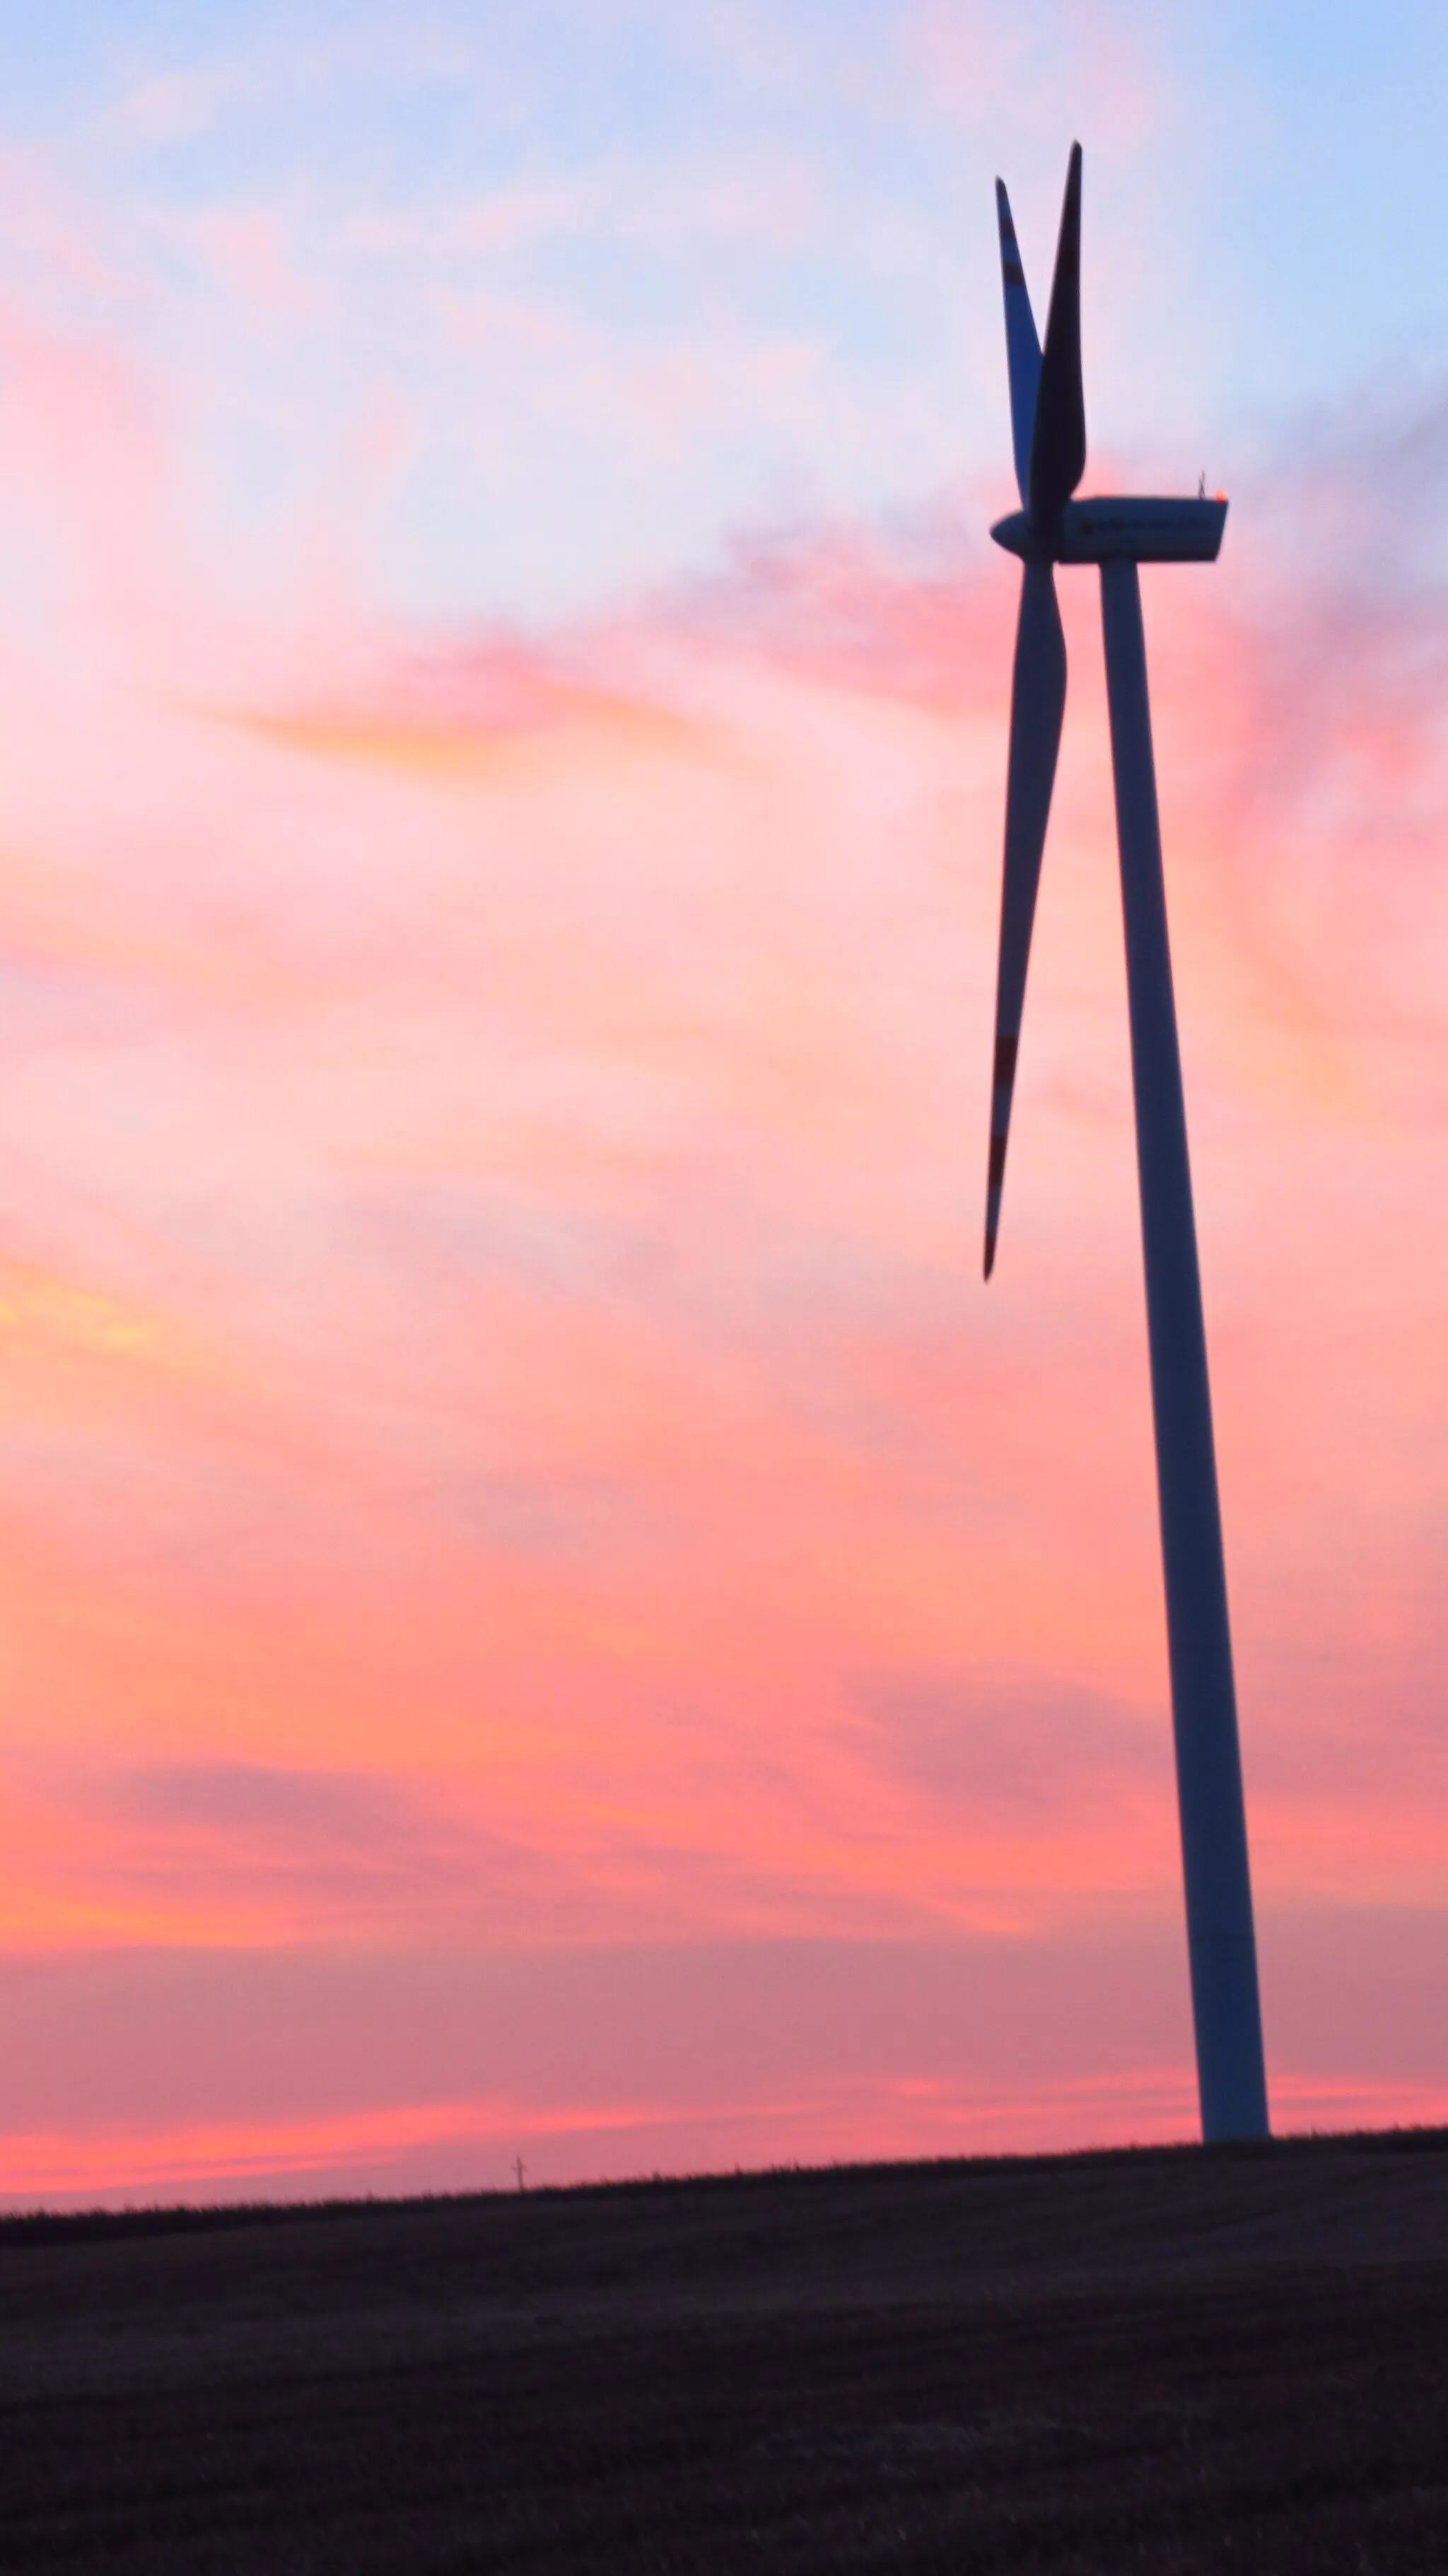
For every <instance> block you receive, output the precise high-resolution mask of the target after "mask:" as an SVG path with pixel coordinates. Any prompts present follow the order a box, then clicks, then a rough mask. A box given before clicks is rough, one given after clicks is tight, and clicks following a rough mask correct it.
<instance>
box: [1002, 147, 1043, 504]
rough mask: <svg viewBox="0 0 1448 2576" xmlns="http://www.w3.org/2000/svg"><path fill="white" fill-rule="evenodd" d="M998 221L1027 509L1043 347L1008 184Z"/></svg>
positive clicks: (1015, 430)
mask: <svg viewBox="0 0 1448 2576" xmlns="http://www.w3.org/2000/svg"><path fill="white" fill-rule="evenodd" d="M996 221H997V223H998V224H999V226H1000V236H1001V287H1002V290H1003V292H1004V295H1005V306H1006V367H1007V371H1008V373H1009V376H1010V386H1011V445H1012V447H1013V449H1014V451H1015V459H1016V482H1017V484H1018V485H1019V487H1020V495H1021V504H1022V507H1023V508H1024V507H1025V506H1026V505H1027V504H1028V503H1029V501H1030V497H1031V437H1032V433H1033V432H1034V429H1035V426H1036V387H1037V385H1038V383H1039V382H1040V376H1041V344H1040V341H1039V340H1038V339H1037V338H1036V323H1035V316H1034V315H1033V313H1032V311H1031V299H1030V296H1029V295H1028V293H1027V292H1026V272H1025V270H1024V269H1023V268H1022V266H1021V246H1020V244H1019V242H1018V241H1017V239H1016V227H1015V223H1014V221H1013V219H1012V216H1011V201H1010V199H1009V197H1008V196H1007V195H1006V183H1005V181H1004V179H997V181H996Z"/></svg>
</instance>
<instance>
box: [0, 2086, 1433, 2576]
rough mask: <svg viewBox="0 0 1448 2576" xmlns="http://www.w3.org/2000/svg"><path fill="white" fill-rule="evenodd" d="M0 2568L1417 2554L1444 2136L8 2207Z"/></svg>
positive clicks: (1267, 2561)
mask: <svg viewBox="0 0 1448 2576" xmlns="http://www.w3.org/2000/svg"><path fill="white" fill-rule="evenodd" d="M0 2402H3V2406H4V2440H3V2444H0V2568H7V2569H8V2568H37V2569H38V2568H45V2569H55V2570H62V2571H63V2570H80V2569H86V2570H89V2569H100V2568H105V2569H108V2570H115V2569H126V2568H134V2569H151V2568H156V2569H165V2570H175V2571H177V2576H180V2571H181V2570H183V2569H184V2570H186V2571H187V2572H188V2576H193V2572H194V2576H209V2572H210V2571H220V2570H227V2571H233V2570H241V2569H246V2570H248V2571H250V2570H253V2569H255V2570H266V2571H275V2572H276V2576H291V2571H301V2570H306V2571H308V2576H312V2571H322V2570H326V2571H328V2576H332V2571H335V2576H372V2571H383V2570H386V2571H389V2576H390V2571H397V2576H412V2571H417V2570H424V2569H425V2570H428V2571H436V2576H443V2571H449V2572H450V2576H451V2571H456V2576H462V2571H464V2570H470V2569H510V2570H511V2569H518V2570H530V2571H531V2570H538V2571H542V2570H547V2569H560V2568H599V2569H611V2568H620V2569H637V2570H645V2569H649V2570H654V2569H657V2570H663V2569H678V2570H685V2569H689V2570H693V2569H698V2570H706V2569H707V2570H725V2569H728V2570H734V2569H739V2570H748V2569H754V2568H768V2569H788V2570H791V2571H800V2576H803V2571H805V2570H810V2571H814V2570H826V2569H829V2570H835V2569H919V2570H925V2569H930V2570H940V2571H942V2576H943V2572H944V2571H946V2570H949V2571H950V2576H957V2571H968V2570H974V2569H995V2568H999V2569H1003V2570H1004V2569H1022V2570H1027V2569H1046V2568H1049V2569H1053V2570H1062V2571H1065V2570H1087V2569H1091V2570H1097V2569H1100V2570H1112V2571H1115V2570H1120V2569H1129V2568H1133V2567H1147V2568H1152V2569H1165V2570H1171V2569H1189V2568H1190V2569H1197V2568H1232V2569H1251V2570H1264V2569H1265V2570H1275V2569H1292V2570H1304V2571H1305V2570H1309V2569H1311V2570H1314V2571H1322V2570H1337V2569H1342V2570H1345V2571H1347V2570H1350V2571H1353V2576H1357V2572H1358V2571H1364V2576H1366V2571H1385V2570H1397V2569H1401V2570H1404V2571H1407V2570H1412V2571H1414V2576H1421V2571H1426V2570H1431V2569H1438V2568H1448V2136H1445V2135H1444V2134H1443V2133H1441V2132H1440V2133H1434V2134H1431V2135H1429V2134H1423V2133H1420V2134H1415V2135H1411V2136H1400V2137H1391V2138H1376V2139H1337V2140H1320V2141H1312V2142H1300V2143H1297V2144H1290V2145H1283V2146H1276V2147H1273V2148H1270V2149H1263V2150H1252V2151H1230V2150H1229V2151H1220V2150H1219V2151H1217V2152H1215V2153H1213V2154H1203V2153H1201V2152H1199V2151H1193V2150H1175V2151H1163V2152H1151V2151H1145V2152H1140V2153H1133V2154H1121V2155H1112V2156H1091V2157H1078V2158H1073V2159H1059V2160H1046V2161H1021V2162H1012V2163H994V2164H973V2165H963V2164H957V2165H927V2166H913V2167H912V2166H894V2167H881V2168H875V2169H869V2170H863V2169H862V2170H853V2171H849V2170H841V2171H835V2172H827V2173H787V2174H775V2175H764V2176H756V2177H750V2176H744V2177H738V2178H735V2179H730V2180H721V2181H712V2182H694V2183H678V2184H673V2183H655V2184H650V2185H641V2186H638V2187H636V2188H626V2189H625V2188H620V2189H611V2190H597V2191H579V2192H567V2193H564V2192H559V2193H550V2192H540V2193H537V2194H529V2195H527V2196H526V2197H522V2198H519V2197H511V2198H506V2199H505V2198H489V2199H480V2200H470V2201H440V2202H432V2203H424V2204H412V2205H401V2204H387V2203H381V2202H379V2203H375V2204H372V2205H370V2206H369V2205H366V2204H362V2205H352V2206H348V2207H338V2208H332V2209H327V2210H315V2211H287V2212H283V2213H267V2212H261V2211H257V2212H245V2211H239V2212H238V2211H233V2212H229V2213H214V2214H208V2215H205V2216H197V2217H192V2218H187V2217H185V2216H171V2217H159V2218H152V2219H145V2218H131V2219H123V2220H95V2219H91V2220H47V2221H15V2222H9V2223H5V2224H0Z"/></svg>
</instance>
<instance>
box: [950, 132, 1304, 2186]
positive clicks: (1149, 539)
mask: <svg viewBox="0 0 1448 2576" xmlns="http://www.w3.org/2000/svg"><path fill="white" fill-rule="evenodd" d="M996 205H997V211H998V213H999V217H1000V237H1001V277H1002V283H1003V287H1004V291H1005V308H1006V356H1007V363H1008V366H1009V371H1010V388H1011V432H1012V438H1013V443H1014V447H1015V462H1016V480H1017V483H1018V484H1019V486H1020V494H1021V503H1022V507H1021V508H1020V509H1019V510H1017V511H1014V512H1012V514H1011V516H1010V517H1009V518H1006V519H1002V520H1001V521H1000V522H999V524H998V525H997V526H996V527H994V528H992V530H991V535H992V536H993V537H994V538H995V541H996V543H997V545H1001V546H1004V547H1005V548H1006V550H1007V551H1008V553H1011V554H1015V555H1019V556H1020V558H1021V563H1022V578H1021V606H1020V620H1019V623H1018V626H1017V629H1016V658H1015V673H1014V679H1013V682H1012V694H1011V739H1010V760H1009V768H1008V772H1007V784H1006V837H1005V874H1004V882H1003V886H1002V892H1001V940H1000V966H999V974H998V980H997V985H996V1022H995V1067H994V1076H993V1086H994V1087H993V1094H992V1105H991V1131H990V1170H989V1180H988V1185H987V1193H986V1221H985V1275H986V1277H987V1279H989V1277H990V1274H991V1270H992V1267H993V1266H994V1262H995V1249H996V1233H997V1229H998V1227H999V1224H1000V1207H1001V1185H1002V1182H1003V1180H1004V1178H1005V1163H1006V1139H1007V1136H1008V1134H1009V1132H1010V1116H1011V1094H1012V1091H1013V1088H1014V1085H1015V1075H1016V1052H1017V1048H1018V1046H1019V1043H1020V1033H1021V1006H1022V1003H1023V1001H1024V999H1025V989H1026V964H1027V960H1028V957H1029V955H1030V946H1031V924H1032V921H1033V919H1034V916H1035V909H1036V887H1037V884H1038V882H1039V879H1040V873H1041V851H1042V848H1043V846H1044V843H1045V838H1046V822H1047V817H1048V816H1049V813H1050V809H1051V789H1052V786H1053V784H1054V781H1055V775H1056V754H1057V752H1058V750H1059V748H1060V741H1061V718H1062V715H1063V712H1064V710H1065V704H1066V645H1065V638H1064V636H1063V635H1062V632H1061V615H1060V610H1059V608H1058V607H1057V604H1056V583H1055V574H1054V570H1053V567H1054V566H1055V565H1056V564H1058V563H1061V564H1092V563H1094V564H1099V565H1100V567H1101V623H1102V628H1103V631H1104V636H1105V643H1106V689H1107V698H1108V702H1109V706H1110V713H1111V766H1112V774H1113V777H1114V779H1115V785H1116V832H1117V840H1118V844H1119V846H1120V852H1121V901H1122V911H1123V914H1124V916H1125V924H1126V979H1127V993H1128V1001H1129V1009H1130V1019H1131V1075H1132V1088H1133V1091H1134V1093H1135V1098H1136V1159H1137V1171H1138V1176H1139V1179H1140V1184H1141V1232H1142V1243H1143V1248H1144V1252H1145V1260H1146V1312H1147V1329H1148V1339H1149V1343H1150V1349H1151V1395H1152V1415H1153V1420H1154V1423H1155V1429H1156V1468H1157V1492H1158V1501H1159V1505H1160V1513H1161V1544H1162V1559H1163V1564H1164V1569H1165V1574H1166V1615H1167V1641H1168V1649H1169V1657H1170V1665H1171V1696H1172V1731H1173V1735H1174V1738H1175V1744H1176V1776H1177V1803H1178V1808H1179V1812H1180V1817H1181V1839H1182V1863H1183V1871H1184V1875H1185V1879H1186V1911H1187V1946H1188V1951H1189V1954H1190V1961H1191V1988H1192V2019H1193V2023H1194V2027H1195V2032H1196V2047H1197V2084H1198V2090H1199V2093H1200V2097H1201V2115H1202V2135H1203V2137H1204V2138H1206V2139H1208V2140H1212V2139H1218V2138H1265V2137H1266V2136H1267V2135H1268V2125H1267V2079H1266V2070H1265V2067H1264V2063H1263V2056H1262V2016H1261V2007H1260V2004H1259V2000H1258V1992H1257V1951H1256V1942H1255V1939H1254V1935H1253V1929H1252V1884H1251V1877H1250V1873H1249V1869H1248V1861H1247V1818H1246V1809H1245V1806H1244V1803H1243V1796H1242V1762H1241V1753H1240V1749H1239V1745H1238V1740H1237V1703H1236V1693H1235V1690H1234V1688H1233V1682H1232V1640H1231V1631H1230V1628H1229V1626H1228V1621H1227V1581H1226V1571H1225V1567H1224V1564H1223V1558H1222V1521H1221V1511H1220V1507H1219V1504H1218V1500H1217V1467H1216V1456H1215V1451H1214V1448H1213V1443H1212V1400H1211V1391H1210V1388H1209V1385H1208V1382H1207V1344H1206V1334H1205V1330H1204V1328H1203V1323H1202V1291H1201V1279H1200V1274H1199V1272H1198V1268H1197V1238H1196V1227H1195V1223H1194V1221H1193V1217H1192V1184H1191V1171H1190V1166H1189V1164H1188V1160H1187V1128H1186V1110H1185V1105H1184V1102H1183V1098H1182V1072H1181V1056H1180V1053H1179V1051H1178V1047H1177V1029H1176V1009H1175V1004H1174V1001H1173V998H1172V980H1171V952H1170V949H1169V946H1168V943H1167V926H1166V891H1165V887H1164V884H1163V881H1162V866H1161V827H1160V823H1159V821H1158V817H1157V805H1156V770H1155V764H1154V761H1153V756H1152V745H1151V709H1150V705H1149V702H1148V698H1147V687H1146V642H1145V637H1144V635H1143V632H1142V623H1141V585H1140V583H1139V581H1138V579H1137V569H1136V568H1137V565H1138V564H1141V563H1213V562H1215V560H1216V557H1217V553H1218V551H1219V549H1220V546H1221V542H1222V530H1223V527H1224V525H1225V522H1226V516H1227V505H1226V502H1225V501H1224V500H1222V499H1220V498H1219V499H1217V500H1214V501H1209V500H1207V499H1205V498H1200V499H1197V500H1193V501H1187V500H1181V501H1179V500H1135V499H1133V500H1107V501H1077V500H1074V499H1073V498H1072V495H1073V494H1074V492H1075V490H1076V487H1077V485H1078V483H1079V482H1080V480H1081V476H1082V474H1083V472H1084V470H1085V465H1086V413H1085V403H1084V399H1083V395H1082V389H1081V146H1080V144H1079V143H1073V145H1072V146H1071V161H1070V168H1069V170H1068V173H1067V178H1066V199H1065V204H1064V206H1063V208H1062V211H1061V233H1060V240H1059V242H1058V244H1057V249H1056V274H1055V277H1054V279H1053V281H1052V285H1051V309H1050V312H1049V315H1048V317H1047V321H1046V342H1045V347H1044V349H1042V347H1041V344H1040V342H1039V341H1038V339H1037V337H1036V325H1035V322H1034V319H1033V318H1032V314H1031V302H1030V297H1029V296H1028V294H1027V292H1026V280H1025V273H1024V271H1023V269H1022V267H1021V256H1020V252H1019V250H1018V248H1017V245H1016V233H1015V226H1014V224H1013V223H1012V221H1011V209H1010V200H1009V198H1008V197H1007V195H1006V192H1005V188H1004V186H1003V185H1002V183H1001V181H1000V180H999V179H998V180H997V181H996Z"/></svg>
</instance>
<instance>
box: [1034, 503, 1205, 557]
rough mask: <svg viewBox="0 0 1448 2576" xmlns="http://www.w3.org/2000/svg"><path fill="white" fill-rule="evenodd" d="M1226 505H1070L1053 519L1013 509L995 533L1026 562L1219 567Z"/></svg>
mask: <svg viewBox="0 0 1448 2576" xmlns="http://www.w3.org/2000/svg"><path fill="white" fill-rule="evenodd" d="M1226 524H1227V504H1226V502H1225V501H1224V500H1223V499H1222V498H1221V497H1220V495H1219V496H1218V497H1217V498H1216V499H1215V500H1211V501H1198V500H1145V499H1126V498H1122V497H1118V496H1116V495H1112V497H1111V498H1110V499H1108V500H1103V501H1067V502H1066V503H1065V504H1064V506H1063V507H1062V508H1061V509H1060V510H1057V511H1055V512H1053V514H1052V516H1051V517H1050V518H1049V519H1048V520H1044V521H1042V520H1041V519H1038V518H1036V517H1033V515H1032V513H1031V512H1030V511H1029V510H1012V512H1011V513H1010V516H1009V517H1008V518H1005V519H997V521H996V523H995V526H994V527H993V528H992V530H991V535H992V536H993V537H994V539H995V541H996V544H997V545H998V546H1004V548H1005V550H1006V553H1007V554H1008V555H1019V556H1020V558H1021V560H1022V562H1023V563H1060V564H1100V563H1120V562H1127V563H1215V562H1216V560H1217V556H1218V553H1219V552H1220V549H1221V543H1222V531H1223V529H1224V528H1225V526H1226Z"/></svg>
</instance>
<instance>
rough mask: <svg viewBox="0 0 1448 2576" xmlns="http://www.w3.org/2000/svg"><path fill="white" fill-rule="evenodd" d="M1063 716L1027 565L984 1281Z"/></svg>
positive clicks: (1051, 600)
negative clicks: (1042, 853)
mask: <svg viewBox="0 0 1448 2576" xmlns="http://www.w3.org/2000/svg"><path fill="white" fill-rule="evenodd" d="M1065 709H1066V639H1065V636H1064V635H1063V634H1062V632H1061V612H1060V609H1059V608H1058V607H1057V605H1056V580H1055V575H1054V574H1053V572H1052V570H1051V567H1050V565H1049V564H1047V563H1028V564H1027V565H1026V567H1025V571H1024V576H1023V578H1022V582H1021V613H1020V619H1019V623H1018V624H1017V627H1016V665H1015V675H1014V678H1013V680H1012V682H1011V749H1010V765H1009V768H1008V770H1007V773H1006V854H1005V872H1004V875H1003V878H1002V882H1001V945H1000V964H999V968H998V970H997V975H996V1019H995V1067H994V1072H993V1074H992V1088H991V1109H990V1167H989V1172H988V1176H987V1181H986V1200H985V1275H986V1277H987V1279H989V1277H990V1274H991V1270H992V1268H993V1267H994V1264H995V1248H996V1232H997V1229H998V1227H999V1225H1000V1215H1001V1186H1002V1184H1003V1182H1004V1180H1005V1175H1006V1138H1007V1136H1008V1135H1009V1133H1010V1124H1011V1095H1012V1093H1013V1091H1014V1089H1015V1080H1016V1050H1017V1048H1018V1047H1019V1045H1020V1037H1021V1011H1022V1008H1023V1006H1024V1003H1025V998H1026V966H1027V963H1028V961H1029V958H1030V954H1031V925H1032V923H1033V922H1034V920H1035V917H1036V888H1037V886H1038V884H1039V883H1040V877H1041V852H1042V850H1043V849H1044V847H1045V843H1046V822H1047V818H1048V816H1049V814H1050V811H1051V790H1052V788H1053V787H1054V785H1055V783H1056V754H1057V752H1058V751H1059V750H1060V747H1061V718H1062V716H1063V715H1064V713H1065Z"/></svg>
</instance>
